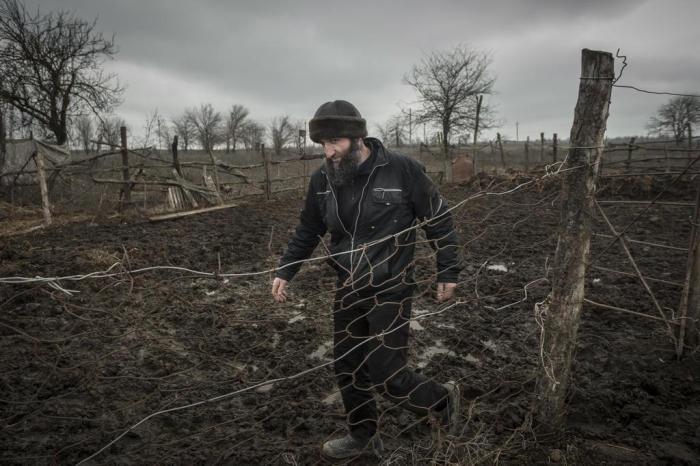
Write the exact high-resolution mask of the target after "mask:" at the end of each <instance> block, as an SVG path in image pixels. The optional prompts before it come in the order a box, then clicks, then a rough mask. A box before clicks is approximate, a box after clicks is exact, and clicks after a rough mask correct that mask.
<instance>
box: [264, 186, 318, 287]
mask: <svg viewBox="0 0 700 466" xmlns="http://www.w3.org/2000/svg"><path fill="white" fill-rule="evenodd" d="M315 184H316V183H315V182H314V178H313V177H312V178H311V180H310V181H309V189H308V192H307V193H306V201H305V203H304V207H303V208H302V210H301V214H300V215H299V224H298V225H297V227H296V230H295V231H294V234H293V235H292V238H291V239H290V240H289V243H288V244H287V249H286V251H285V252H284V254H283V255H282V258H281V259H280V262H279V268H278V269H277V273H276V276H277V277H279V278H282V279H284V280H287V281H290V280H291V279H292V278H294V275H296V273H297V272H298V271H299V269H300V268H301V264H302V262H299V261H303V260H305V259H308V258H309V257H311V254H312V253H313V252H314V249H315V248H316V246H318V243H319V241H321V238H322V237H323V235H325V234H326V224H325V223H324V222H323V217H322V216H321V210H320V208H319V205H318V199H317V198H318V196H317V195H316V191H317V190H318V189H317V187H316V186H315ZM295 262H296V263H295Z"/></svg>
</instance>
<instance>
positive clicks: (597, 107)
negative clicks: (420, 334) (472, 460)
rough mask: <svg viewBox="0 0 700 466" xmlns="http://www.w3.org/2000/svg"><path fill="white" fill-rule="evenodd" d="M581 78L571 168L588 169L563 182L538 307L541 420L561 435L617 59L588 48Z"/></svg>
mask: <svg viewBox="0 0 700 466" xmlns="http://www.w3.org/2000/svg"><path fill="white" fill-rule="evenodd" d="M581 76H582V78H581V80H580V83H579V94H578V101H577V103H576V109H575V111H574V122H573V126H572V128H571V139H570V140H571V148H570V149H569V158H568V163H567V165H568V166H569V167H579V166H582V168H580V169H576V170H570V171H568V172H567V173H566V174H565V175H564V176H565V178H564V179H563V180H562V203H561V212H560V233H559V240H558V242H557V248H556V251H555V253H554V260H553V263H552V268H551V270H550V273H549V276H550V277H551V280H552V291H551V292H550V294H549V296H547V298H546V299H545V300H544V301H543V302H541V303H537V305H535V317H536V320H537V322H538V324H539V325H540V329H541V337H540V338H541V347H540V357H541V358H540V371H541V372H540V376H539V380H538V384H537V394H538V413H537V418H538V421H539V423H540V425H541V426H542V427H543V428H544V430H545V431H547V432H550V433H559V432H561V427H562V426H563V421H564V416H565V406H566V405H565V400H566V395H567V392H568V389H569V382H570V380H569V379H570V374H571V363H572V359H573V354H574V349H575V347H576V334H577V331H578V325H579V318H580V313H581V307H582V305H583V293H584V277H585V274H586V262H587V260H588V256H589V253H590V242H591V215H592V212H593V208H594V201H595V189H596V181H597V173H598V167H599V166H600V161H601V160H602V154H603V148H602V145H603V137H604V135H605V125H606V121H607V118H608V105H609V102H610V92H611V89H612V80H613V77H614V59H613V56H612V54H610V53H608V52H598V51H593V50H588V49H584V50H583V51H582V57H581ZM586 78H590V79H586Z"/></svg>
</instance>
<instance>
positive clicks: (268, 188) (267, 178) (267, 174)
mask: <svg viewBox="0 0 700 466" xmlns="http://www.w3.org/2000/svg"><path fill="white" fill-rule="evenodd" d="M260 154H261V155H262V160H263V165H264V166H265V196H266V197H267V199H268V200H270V197H271V196H272V187H271V185H270V161H269V160H268V158H267V155H266V154H265V144H260Z"/></svg>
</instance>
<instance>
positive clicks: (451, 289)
mask: <svg viewBox="0 0 700 466" xmlns="http://www.w3.org/2000/svg"><path fill="white" fill-rule="evenodd" d="M455 288H457V284H456V283H438V284H437V302H439V303H442V302H445V301H448V300H450V299H452V298H453V297H454V294H455Z"/></svg>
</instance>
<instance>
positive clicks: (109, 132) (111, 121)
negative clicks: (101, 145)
mask: <svg viewBox="0 0 700 466" xmlns="http://www.w3.org/2000/svg"><path fill="white" fill-rule="evenodd" d="M122 126H126V122H125V121H124V119H123V118H121V117H118V116H116V115H112V116H108V117H106V118H102V120H101V121H100V127H99V132H98V139H99V141H100V142H105V143H107V145H109V146H110V147H117V146H119V145H120V144H121V135H120V128H121V127H122Z"/></svg>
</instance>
